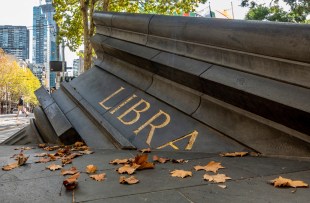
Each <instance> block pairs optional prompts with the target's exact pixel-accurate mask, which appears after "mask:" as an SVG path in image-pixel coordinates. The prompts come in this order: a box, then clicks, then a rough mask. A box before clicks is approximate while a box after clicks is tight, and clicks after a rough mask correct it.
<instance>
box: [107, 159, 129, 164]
mask: <svg viewBox="0 0 310 203" xmlns="http://www.w3.org/2000/svg"><path fill="white" fill-rule="evenodd" d="M128 163H129V160H128V159H115V160H112V161H110V162H109V164H114V165H116V164H128Z"/></svg>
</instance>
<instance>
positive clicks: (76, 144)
mask: <svg viewBox="0 0 310 203" xmlns="http://www.w3.org/2000/svg"><path fill="white" fill-rule="evenodd" d="M83 145H84V143H83V142H76V143H74V146H75V147H82V146H83Z"/></svg>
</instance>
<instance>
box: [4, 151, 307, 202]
mask: <svg viewBox="0 0 310 203" xmlns="http://www.w3.org/2000/svg"><path fill="white" fill-rule="evenodd" d="M14 148H16V146H2V147H1V148H0V166H3V165H5V164H7V163H10V162H12V161H13V159H11V158H10V157H11V156H12V155H13V154H15V153H17V152H18V151H16V150H14ZM93 150H94V152H95V153H94V154H91V155H84V156H82V157H78V158H75V159H74V160H73V164H72V165H71V164H70V165H67V166H65V167H64V168H65V169H68V168H70V167H71V166H75V167H77V169H78V170H79V171H81V172H83V171H85V168H86V166H87V165H90V164H93V165H95V166H97V167H98V171H97V173H106V180H104V181H103V182H97V181H94V180H92V179H91V178H89V177H88V174H86V173H81V177H80V178H79V180H78V182H79V185H78V187H77V188H76V189H75V190H74V195H73V194H72V191H66V190H65V188H64V187H63V186H62V181H63V180H64V179H65V177H63V176H62V175H60V173H59V171H54V172H52V171H49V170H47V169H45V167H46V166H48V165H50V164H51V163H46V164H36V163H34V162H35V161H36V160H37V159H38V157H34V155H35V154H36V153H41V152H43V150H41V149H33V150H25V151H24V153H25V154H26V155H27V156H30V157H29V161H28V163H27V164H26V165H25V166H22V167H19V168H16V169H14V170H11V171H2V170H1V171H0V190H1V191H2V192H1V193H0V198H1V201H2V202H72V199H73V197H74V200H75V202H109V203H110V202H159V201H161V202H206V201H212V202H227V201H229V202H236V203H237V202H253V201H254V202H274V201H278V202H299V203H307V202H308V201H309V197H310V196H309V188H298V189H293V188H281V189H279V188H275V187H273V186H272V185H270V184H269V183H268V181H269V180H272V179H275V178H277V177H279V176H282V177H285V178H291V179H293V180H302V181H304V182H306V183H310V164H309V163H310V162H309V160H307V159H305V160H299V161H298V160H290V159H283V158H282V159H281V158H271V157H242V158H227V157H220V156H219V155H217V154H209V153H193V152H171V151H170V152H166V151H153V152H151V153H150V154H149V161H151V157H152V156H153V155H158V156H160V157H167V158H174V159H179V158H183V159H186V160H189V161H188V163H184V164H173V163H170V162H168V163H166V164H156V165H155V169H151V170H142V171H137V172H135V174H134V176H135V177H137V178H138V179H139V180H140V182H139V183H138V184H135V185H122V184H119V177H120V176H121V175H120V174H118V173H117V172H116V171H115V169H116V168H118V167H120V166H117V165H111V164H108V163H109V161H110V160H114V159H117V158H118V159H123V158H130V157H134V156H135V155H136V154H137V152H136V151H126V150H122V151H120V150H101V149H93ZM210 161H216V162H221V164H222V165H223V166H224V167H225V169H220V170H219V173H223V174H226V175H227V176H229V177H231V178H232V180H228V181H227V182H226V183H224V185H226V186H227V188H226V189H222V188H220V187H218V185H219V184H214V183H210V182H207V181H204V180H203V178H202V177H203V175H204V174H205V172H203V171H197V172H196V171H194V169H193V167H194V166H196V165H205V164H207V163H209V162H210ZM55 163H56V164H59V161H56V162H55ZM175 169H183V170H190V171H192V172H193V176H192V177H189V178H184V179H182V178H175V177H171V176H170V171H172V170H175ZM210 174H211V173H210ZM125 176H127V175H125ZM292 191H294V192H292Z"/></svg>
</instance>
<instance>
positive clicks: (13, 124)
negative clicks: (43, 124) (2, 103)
mask: <svg viewBox="0 0 310 203" xmlns="http://www.w3.org/2000/svg"><path fill="white" fill-rule="evenodd" d="M15 116H16V114H1V115H0V143H1V142H3V141H4V140H6V139H7V138H9V137H10V136H12V135H13V134H14V133H16V132H18V131H19V130H20V129H22V128H24V127H25V126H26V125H28V124H29V122H30V119H31V118H34V115H33V114H32V113H30V114H29V116H28V117H26V115H25V114H20V115H19V117H18V118H17V117H15Z"/></svg>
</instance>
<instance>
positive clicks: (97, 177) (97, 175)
mask: <svg viewBox="0 0 310 203" xmlns="http://www.w3.org/2000/svg"><path fill="white" fill-rule="evenodd" d="M89 177H91V178H92V179H94V180H96V181H103V180H104V179H105V173H100V174H96V175H90V176H89Z"/></svg>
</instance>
